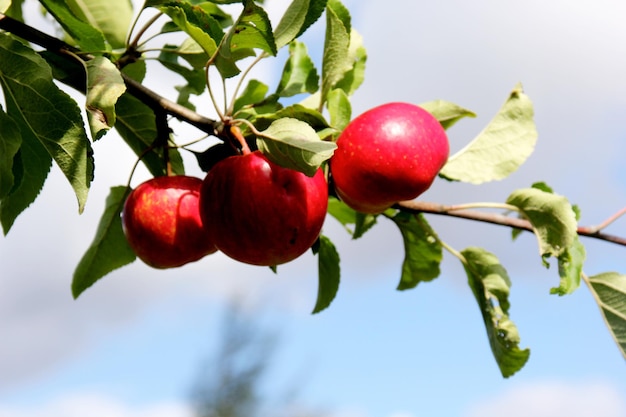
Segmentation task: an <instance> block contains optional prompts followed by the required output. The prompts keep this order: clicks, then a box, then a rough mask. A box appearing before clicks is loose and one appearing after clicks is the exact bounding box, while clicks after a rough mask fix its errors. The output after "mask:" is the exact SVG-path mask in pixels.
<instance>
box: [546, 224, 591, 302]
mask: <svg viewBox="0 0 626 417" xmlns="http://www.w3.org/2000/svg"><path fill="white" fill-rule="evenodd" d="M585 256H586V251H585V246H584V245H583V244H582V243H581V242H580V240H579V239H578V236H576V239H575V240H574V243H573V244H572V245H571V246H570V247H569V248H568V249H567V250H566V251H565V252H563V253H562V254H561V255H560V256H559V258H558V262H559V277H560V278H561V280H560V282H559V286H558V287H554V288H551V289H550V294H558V295H566V294H571V293H573V292H574V291H576V290H577V289H578V287H579V286H580V278H581V277H582V273H583V264H584V263H585Z"/></svg>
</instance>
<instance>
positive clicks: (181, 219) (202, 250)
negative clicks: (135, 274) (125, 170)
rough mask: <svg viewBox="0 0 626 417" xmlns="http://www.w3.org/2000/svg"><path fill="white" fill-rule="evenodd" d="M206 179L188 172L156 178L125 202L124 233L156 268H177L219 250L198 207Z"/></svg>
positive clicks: (132, 193)
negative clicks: (186, 174)
mask: <svg viewBox="0 0 626 417" xmlns="http://www.w3.org/2000/svg"><path fill="white" fill-rule="evenodd" d="M201 186H202V180H201V179H200V178H194V177H188V176H183V175H179V176H167V177H156V178H152V179H150V180H148V181H146V182H144V183H142V184H140V185H139V186H138V187H137V188H135V189H134V190H133V191H132V192H131V193H130V195H129V196H128V198H127V199H126V202H125V203H124V209H123V211H122V224H123V227H124V234H125V235H126V239H127V240H128V243H129V244H130V246H131V248H133V250H134V251H135V253H136V254H137V256H138V257H139V258H140V259H141V260H142V261H144V262H145V263H146V264H148V265H150V266H153V267H155V268H173V267H177V266H181V265H184V264H186V263H189V262H193V261H197V260H198V259H200V258H202V257H203V256H205V255H208V254H211V253H214V252H216V251H217V249H216V248H215V245H214V244H213V242H212V241H211V240H210V239H209V238H208V237H207V233H206V229H205V227H204V226H203V223H202V219H201V218H200V211H199V208H198V200H199V194H200V187H201Z"/></svg>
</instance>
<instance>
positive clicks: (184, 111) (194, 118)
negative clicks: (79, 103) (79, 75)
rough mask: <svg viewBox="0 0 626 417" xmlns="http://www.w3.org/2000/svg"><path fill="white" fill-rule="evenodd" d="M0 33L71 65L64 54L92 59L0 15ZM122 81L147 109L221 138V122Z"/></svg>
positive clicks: (80, 88) (77, 85)
mask: <svg viewBox="0 0 626 417" xmlns="http://www.w3.org/2000/svg"><path fill="white" fill-rule="evenodd" d="M0 29H3V30H5V31H7V32H10V33H12V34H14V35H16V36H18V37H20V38H22V39H24V40H26V41H28V42H31V43H33V44H35V45H38V46H40V47H42V48H44V49H45V50H47V51H49V52H52V53H53V54H55V55H57V56H60V57H62V58H64V59H66V60H67V61H69V62H71V63H72V64H75V63H76V62H75V61H74V58H70V56H69V54H68V53H67V52H71V53H72V55H73V56H74V57H75V56H78V57H80V58H81V59H83V60H85V61H88V60H90V59H93V55H90V54H86V53H84V52H82V51H80V50H79V49H77V48H75V47H73V46H71V45H68V44H67V43H65V42H63V41H61V40H60V39H57V38H55V37H53V36H50V35H48V34H46V33H44V32H41V31H40V30H38V29H35V28H34V27H32V26H29V25H27V24H25V23H23V22H20V21H19V20H16V19H13V18H11V17H9V16H7V15H5V14H3V13H0ZM122 77H123V79H124V83H125V84H126V88H127V91H128V93H129V94H131V95H133V96H134V97H136V98H137V99H139V100H141V101H142V102H143V103H144V104H146V105H147V106H149V107H150V108H152V109H160V110H164V111H165V112H166V113H167V114H169V115H171V116H174V117H175V118H177V119H179V120H181V121H183V122H186V123H189V124H190V125H192V126H195V127H196V128H198V129H200V130H202V131H203V132H206V133H208V134H210V135H214V136H220V135H221V132H220V130H221V123H220V122H218V121H215V120H212V119H209V118H207V117H204V116H202V115H200V114H198V113H196V112H194V111H192V110H190V109H188V108H186V107H184V106H181V105H180V104H178V103H175V102H173V101H171V100H168V99H167V98H165V97H163V96H161V95H159V94H157V93H156V92H154V91H153V90H151V89H149V88H147V87H146V86H144V85H143V84H141V83H138V82H137V81H135V80H133V79H132V78H130V77H128V76H127V75H126V74H124V73H122ZM60 81H62V82H64V83H66V84H68V85H70V86H71V87H72V88H75V89H77V90H78V91H81V92H82V93H83V94H84V93H86V91H85V85H84V83H78V82H72V81H76V80H75V79H74V80H60Z"/></svg>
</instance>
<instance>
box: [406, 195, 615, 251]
mask: <svg viewBox="0 0 626 417" xmlns="http://www.w3.org/2000/svg"><path fill="white" fill-rule="evenodd" d="M395 207H396V208H398V209H400V210H403V211H407V212H410V213H428V214H437V215H441V216H450V217H457V218H461V219H468V220H474V221H479V222H483V223H490V224H496V225H500V226H506V227H511V228H514V229H520V230H526V231H529V232H532V231H533V227H532V225H531V224H530V222H529V221H528V220H524V219H520V218H517V217H509V216H505V215H502V214H498V213H487V212H483V211H477V210H450V206H446V205H443V204H438V203H430V202H425V201H402V202H399V203H397V204H396V205H395ZM577 232H578V235H579V236H585V237H589V238H593V239H599V240H604V241H606V242H610V243H615V244H617V245H621V246H626V238H623V237H621V236H615V235H611V234H608V233H602V232H599V231H598V232H594V231H593V230H590V228H589V227H584V226H580V227H578V229H577Z"/></svg>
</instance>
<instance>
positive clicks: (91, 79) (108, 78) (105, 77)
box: [86, 56, 126, 140]
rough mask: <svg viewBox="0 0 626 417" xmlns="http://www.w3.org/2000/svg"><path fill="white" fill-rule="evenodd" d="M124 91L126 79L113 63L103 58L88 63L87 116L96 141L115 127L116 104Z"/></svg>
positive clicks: (96, 58)
mask: <svg viewBox="0 0 626 417" xmlns="http://www.w3.org/2000/svg"><path fill="white" fill-rule="evenodd" d="M124 91H126V85H125V84H124V79H123V78H122V76H121V75H120V72H119V70H118V69H117V67H116V66H115V65H114V64H113V63H112V62H111V61H109V60H108V59H107V58H104V57H101V56H99V57H95V58H94V59H92V60H89V61H87V98H86V100H87V111H88V113H87V116H88V118H89V126H90V127H91V137H92V138H93V139H94V140H95V139H99V138H100V137H102V135H104V134H105V133H106V132H107V131H108V130H109V129H111V128H112V127H113V126H114V125H115V103H117V99H118V98H119V97H120V96H121V95H122V94H124Z"/></svg>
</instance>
